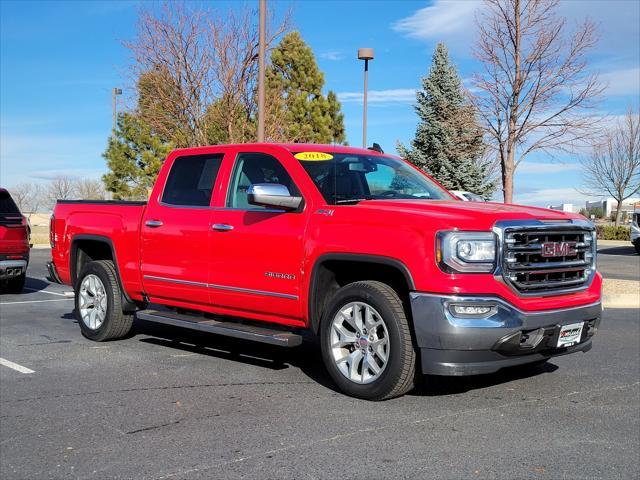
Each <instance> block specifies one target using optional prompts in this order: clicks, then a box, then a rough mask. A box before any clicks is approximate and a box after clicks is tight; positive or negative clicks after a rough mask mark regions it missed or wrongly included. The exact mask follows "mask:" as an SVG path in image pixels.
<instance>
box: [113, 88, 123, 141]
mask: <svg viewBox="0 0 640 480" xmlns="http://www.w3.org/2000/svg"><path fill="white" fill-rule="evenodd" d="M118 95H122V89H121V88H114V89H113V90H111V107H112V115H113V118H112V122H113V125H112V126H111V135H115V134H116V127H117V120H118V103H117V98H116V97H117V96H118Z"/></svg>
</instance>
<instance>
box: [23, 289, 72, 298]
mask: <svg viewBox="0 0 640 480" xmlns="http://www.w3.org/2000/svg"><path fill="white" fill-rule="evenodd" d="M24 289H25V290H27V291H28V292H39V293H48V294H49V295H57V296H59V297H66V296H67V295H65V294H64V293H56V292H49V291H47V290H36V289H35V288H29V287H24Z"/></svg>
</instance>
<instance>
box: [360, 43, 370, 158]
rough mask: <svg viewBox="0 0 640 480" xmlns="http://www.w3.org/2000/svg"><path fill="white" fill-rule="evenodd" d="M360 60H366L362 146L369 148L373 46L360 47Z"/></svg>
mask: <svg viewBox="0 0 640 480" xmlns="http://www.w3.org/2000/svg"><path fill="white" fill-rule="evenodd" d="M358 60H364V108H363V111H362V147H363V148H367V87H368V81H369V60H373V48H359V49H358Z"/></svg>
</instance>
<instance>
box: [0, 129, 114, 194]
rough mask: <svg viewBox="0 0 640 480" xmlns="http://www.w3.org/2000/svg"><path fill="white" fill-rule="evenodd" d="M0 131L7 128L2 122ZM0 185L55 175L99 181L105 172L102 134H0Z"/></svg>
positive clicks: (38, 179)
mask: <svg viewBox="0 0 640 480" xmlns="http://www.w3.org/2000/svg"><path fill="white" fill-rule="evenodd" d="M4 120H5V119H3V122H2V125H3V127H4V126H5V125H6V124H10V123H11V122H9V121H6V122H5V121H4ZM0 137H1V138H2V142H0V173H1V175H0V182H1V183H2V185H3V186H4V185H9V186H10V185H14V184H17V183H20V182H30V181H34V180H37V181H42V180H49V179H51V178H53V177H55V176H57V175H69V176H73V177H91V178H99V176H100V174H101V173H103V172H104V171H105V170H106V168H105V164H104V160H103V159H102V158H101V154H102V152H103V151H104V149H105V147H106V144H107V137H106V136H105V135H104V134H86V135H65V134H54V133H46V134H39V133H12V132H9V131H8V129H3V130H2V131H0Z"/></svg>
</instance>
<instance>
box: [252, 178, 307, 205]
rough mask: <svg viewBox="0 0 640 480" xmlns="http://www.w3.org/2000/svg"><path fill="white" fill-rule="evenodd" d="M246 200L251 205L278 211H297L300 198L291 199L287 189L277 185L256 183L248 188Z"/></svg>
mask: <svg viewBox="0 0 640 480" xmlns="http://www.w3.org/2000/svg"><path fill="white" fill-rule="evenodd" d="M247 200H248V201H249V204H251V205H260V206H262V207H271V208H276V209H279V210H297V209H298V208H300V205H302V197H292V196H291V194H290V193H289V189H288V188H287V187H285V186H284V185H280V184H279V183H256V184H253V185H250V186H249V189H248V190H247Z"/></svg>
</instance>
